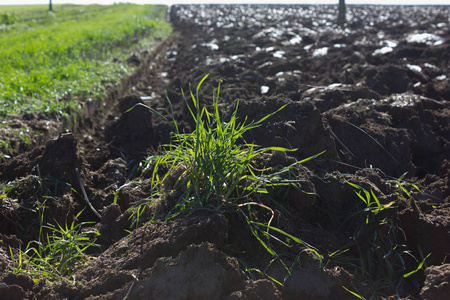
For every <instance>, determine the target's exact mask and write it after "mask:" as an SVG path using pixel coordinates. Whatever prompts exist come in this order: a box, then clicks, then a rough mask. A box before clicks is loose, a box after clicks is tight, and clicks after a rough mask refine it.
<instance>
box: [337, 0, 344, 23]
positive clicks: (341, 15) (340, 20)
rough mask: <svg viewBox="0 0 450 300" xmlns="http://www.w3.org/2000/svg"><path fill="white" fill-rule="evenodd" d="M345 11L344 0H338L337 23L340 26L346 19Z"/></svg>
mask: <svg viewBox="0 0 450 300" xmlns="http://www.w3.org/2000/svg"><path fill="white" fill-rule="evenodd" d="M345 13H346V9H345V0H339V13H338V24H339V25H340V26H343V25H344V23H345V21H346V17H345Z"/></svg>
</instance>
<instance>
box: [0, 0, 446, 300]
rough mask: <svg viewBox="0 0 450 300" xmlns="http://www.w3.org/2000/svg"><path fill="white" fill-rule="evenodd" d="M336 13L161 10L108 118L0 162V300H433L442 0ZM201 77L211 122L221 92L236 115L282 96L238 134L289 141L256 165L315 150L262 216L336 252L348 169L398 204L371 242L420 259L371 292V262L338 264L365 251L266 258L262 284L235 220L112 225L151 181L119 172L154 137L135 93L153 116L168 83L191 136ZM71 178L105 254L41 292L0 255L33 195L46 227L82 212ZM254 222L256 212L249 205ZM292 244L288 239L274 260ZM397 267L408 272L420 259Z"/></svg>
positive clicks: (439, 248) (32, 215)
mask: <svg viewBox="0 0 450 300" xmlns="http://www.w3.org/2000/svg"><path fill="white" fill-rule="evenodd" d="M348 10H349V18H348V23H347V26H346V28H345V29H341V28H338V27H337V26H336V25H335V21H336V16H337V13H336V7H335V6H247V5H245V6H243V5H233V6H173V7H171V8H170V10H169V12H168V15H169V16H170V21H171V22H172V25H173V28H174V35H173V37H172V38H171V39H170V40H169V41H167V42H165V43H164V44H162V45H161V46H160V47H159V48H158V51H156V52H155V53H153V54H152V55H150V56H149V58H148V59H147V60H145V61H136V62H135V63H139V64H140V67H139V69H138V72H137V73H136V74H135V75H134V76H133V77H132V78H130V79H129V80H128V81H127V82H124V88H123V89H122V90H123V91H125V90H132V93H133V94H134V96H131V95H128V94H127V93H125V92H121V91H118V92H117V94H116V97H115V99H116V101H115V102H114V107H111V109H110V110H107V111H106V112H107V113H108V115H107V116H105V110H103V111H98V112H96V113H95V114H93V115H91V121H92V122H88V123H87V125H89V126H87V125H86V123H85V125H84V126H78V128H83V129H82V130H80V132H76V133H74V134H73V135H72V134H65V135H61V136H60V137H59V138H57V139H55V140H51V141H49V142H47V143H46V144H45V145H42V146H39V147H36V148H35V149H33V150H32V151H29V152H26V153H24V154H21V155H18V156H16V157H13V158H11V159H9V160H7V161H5V162H2V163H1V164H0V181H1V182H2V183H7V182H12V185H13V186H14V188H13V189H12V190H11V191H9V192H8V194H7V197H6V198H1V203H2V205H1V208H0V209H1V219H0V228H1V229H0V271H1V272H2V273H3V275H2V277H1V282H0V298H1V299H25V298H28V299H63V298H67V299H124V297H128V298H127V299H354V296H352V295H351V294H350V293H348V292H346V291H345V290H344V289H343V288H342V286H345V287H347V288H348V289H350V290H354V291H357V292H358V293H359V294H361V295H364V296H366V297H370V296H373V295H374V294H375V297H381V296H384V297H387V296H389V295H391V294H395V293H396V289H397V292H398V294H399V295H400V296H403V297H410V298H414V299H421V298H424V299H447V298H446V296H448V295H449V294H450V265H449V264H448V261H447V255H448V254H449V252H450V204H449V201H450V195H449V194H450V182H449V181H450V179H449V178H450V177H449V176H450V104H449V100H450V79H449V78H450V69H449V55H448V53H450V29H449V17H448V16H449V15H450V8H449V7H448V6H447V7H431V6H430V7H427V6H423V7H401V6H396V7H390V6H385V7H379V6H370V7H369V6H350V7H349V8H348ZM207 73H209V74H210V76H209V79H208V81H207V82H205V84H204V88H203V89H202V91H201V95H202V101H203V102H204V104H205V105H210V102H209V101H210V99H211V95H212V92H213V91H214V90H215V89H216V88H217V85H218V83H219V81H220V80H222V89H221V102H220V107H221V110H222V112H223V114H224V116H225V118H226V116H227V115H229V114H230V113H231V112H232V111H233V109H234V106H235V104H236V102H235V101H236V99H240V101H241V102H240V107H239V117H240V118H241V120H243V119H244V117H247V118H248V120H255V119H259V118H260V117H262V116H264V115H266V114H268V113H271V112H273V111H275V110H276V109H278V108H279V107H280V106H282V105H284V104H287V107H286V108H285V109H284V110H282V111H281V112H280V113H278V114H277V115H275V116H274V117H272V118H270V119H268V120H267V122H265V123H264V124H263V126H261V127H259V128H257V129H255V130H253V131H252V133H251V135H249V136H248V137H246V138H247V141H249V142H250V141H253V142H255V143H256V144H259V145H261V146H283V147H288V148H297V149H298V150H297V151H295V152H293V153H290V156H282V155H281V156H280V155H279V154H274V155H272V156H270V157H266V158H265V159H266V161H267V162H268V163H271V164H274V165H287V164H289V163H291V162H292V161H295V160H300V159H303V158H305V157H307V156H311V155H314V154H317V153H319V152H322V151H324V150H326V153H325V154H324V155H322V156H320V157H319V158H318V159H316V160H315V161H314V162H312V163H309V164H308V165H306V166H305V167H302V168H298V170H297V173H298V176H299V177H301V178H302V179H303V180H305V182H306V184H304V189H306V190H307V191H310V192H314V193H315V194H314V195H305V194H303V193H301V192H290V193H289V194H287V197H284V198H283V199H281V198H280V199H278V200H279V201H280V202H282V205H283V206H284V207H285V208H286V209H288V210H289V212H290V214H286V213H285V212H283V211H279V212H277V219H276V221H275V223H274V224H273V225H275V226H277V227H279V228H281V229H283V230H284V231H286V232H288V233H290V234H292V235H294V236H298V237H299V238H302V239H303V240H305V241H306V242H308V243H309V244H311V245H314V246H315V247H317V249H318V250H319V252H320V253H321V254H322V255H324V257H325V258H327V255H328V254H330V253H332V252H333V251H335V250H337V249H339V248H341V247H344V248H345V246H346V245H347V244H348V243H349V238H350V237H352V236H354V234H355V230H357V228H355V226H356V225H355V222H354V221H349V220H353V219H352V218H353V214H354V212H355V211H356V207H357V206H358V203H360V199H359V198H358V197H357V196H356V195H355V193H354V191H353V188H352V187H351V186H350V185H348V184H347V183H346V182H345V180H347V181H350V182H354V183H357V184H359V185H361V186H363V187H364V188H366V189H368V190H373V191H374V192H375V193H376V194H377V195H378V198H379V199H380V202H381V203H382V204H387V203H391V202H394V203H395V205H394V206H395V209H391V210H389V213H388V214H387V215H386V216H383V218H384V220H391V221H392V222H393V223H392V224H391V225H392V226H391V227H389V228H396V229H398V232H394V233H393V232H383V231H382V229H380V232H378V234H379V235H380V236H382V237H383V238H385V239H386V240H384V241H381V244H378V246H379V247H383V246H386V245H388V246H389V242H390V241H395V242H396V243H398V244H399V245H403V246H402V247H404V248H402V249H403V250H402V251H408V253H410V254H412V256H414V257H416V258H417V260H419V261H420V260H421V259H422V258H424V256H426V255H427V254H428V253H431V255H430V257H429V258H428V259H427V261H426V268H425V267H424V269H425V271H424V272H423V271H420V272H418V273H417V274H415V275H414V276H411V277H409V278H408V280H403V281H402V282H401V283H400V285H398V286H395V287H393V286H391V285H389V284H388V285H386V286H380V280H382V279H383V278H378V277H377V274H387V273H386V272H385V273H383V270H380V271H379V273H377V272H374V273H372V274H371V275H370V276H363V275H362V274H361V272H360V271H358V269H357V268H354V267H352V265H353V261H351V259H355V260H356V261H362V260H364V258H363V257H361V256H362V255H361V251H358V249H357V247H356V246H355V244H351V246H350V247H349V251H348V253H349V254H348V256H346V258H347V259H349V260H348V261H345V260H341V261H339V259H337V260H333V259H331V260H328V259H326V260H325V262H324V264H325V265H322V266H321V265H320V264H319V263H318V261H317V260H315V259H314V258H313V257H310V256H308V255H306V256H301V257H302V261H301V263H300V264H299V265H298V266H297V267H296V268H293V270H292V274H291V276H288V277H285V275H286V274H285V273H283V272H282V269H280V268H279V266H274V267H272V268H269V269H267V272H268V274H270V275H271V276H273V277H274V278H276V279H277V280H280V281H283V279H285V282H284V287H279V286H277V285H276V284H274V283H273V282H272V281H270V280H268V279H267V278H259V277H258V278H257V279H258V280H251V279H249V278H246V276H245V274H244V273H243V272H242V270H243V269H244V264H243V263H245V264H247V266H249V267H257V268H260V269H261V270H264V268H265V267H267V265H268V263H269V261H270V257H268V256H267V254H266V253H265V251H264V249H263V248H262V246H261V245H260V244H259V243H257V242H256V241H255V240H254V239H253V238H252V235H251V233H249V232H248V230H246V229H245V228H246V224H245V222H243V220H242V218H239V217H238V216H236V214H226V213H219V212H215V211H199V212H198V213H196V214H194V215H191V216H188V217H183V218H179V219H175V220H172V221H170V222H167V223H156V224H152V225H144V226H143V227H141V228H139V229H136V230H134V231H132V232H131V233H130V234H129V235H126V232H125V230H126V229H129V226H130V222H131V221H130V220H129V216H130V212H127V209H128V208H130V206H131V203H133V202H135V201H139V200H142V199H145V198H146V197H148V195H149V193H150V188H151V187H150V184H149V182H148V178H147V175H146V174H144V175H139V174H140V173H138V174H136V173H135V172H134V171H135V170H136V168H137V167H138V163H139V161H140V160H142V159H144V158H145V156H146V155H148V154H150V153H155V151H158V150H157V149H158V147H159V146H160V145H161V144H162V143H167V142H168V141H169V133H170V127H168V126H167V125H166V124H165V123H164V122H162V121H161V120H160V119H158V117H156V116H154V115H152V114H151V113H150V112H149V111H148V110H146V109H144V108H143V107H137V109H135V110H133V111H131V112H128V113H125V111H126V110H127V109H128V108H130V107H132V106H133V105H135V104H137V103H145V104H147V105H149V106H151V107H152V108H154V109H156V110H158V111H160V112H161V113H162V114H166V115H168V106H167V102H166V100H165V96H164V91H167V94H168V96H169V98H170V99H171V100H172V102H173V103H174V108H175V115H176V118H177V121H178V123H179V124H180V127H181V128H182V130H190V128H191V127H192V125H193V124H192V120H190V118H189V114H188V113H187V111H186V108H185V105H184V101H183V100H182V97H181V88H183V89H184V90H185V91H187V90H189V86H188V84H189V83H193V84H194V85H196V84H197V83H198V82H199V80H200V79H201V78H202V77H203V76H204V75H205V74H207ZM27 118H29V116H27ZM91 123H92V126H90V125H91ZM80 125H82V124H80ZM405 172H408V175H407V178H410V179H411V180H414V182H415V183H416V184H417V185H418V187H420V189H421V190H422V193H419V192H416V191H414V189H412V190H413V191H412V193H411V195H410V196H407V195H405V194H403V197H402V196H401V195H400V194H401V193H399V190H398V186H396V183H395V179H396V178H399V177H400V176H401V175H402V174H404V173H405ZM137 175H138V176H137ZM130 178H131V179H130ZM119 187H121V188H120V190H119V191H118V192H116V191H117V189H118V188H119ZM405 187H407V188H411V186H408V185H405ZM72 188H73V190H75V191H76V192H74V191H73V190H72ZM83 188H84V189H85V190H86V192H87V195H88V197H89V199H90V201H91V202H92V204H93V206H94V208H95V210H97V211H99V212H100V213H101V220H100V219H99V218H98V216H96V214H95V213H94V212H92V211H91V210H90V209H89V208H87V209H85V212H84V213H83V215H82V218H83V220H90V221H95V222H97V223H96V226H95V227H96V228H97V229H98V230H99V231H100V232H101V233H102V238H101V240H100V243H101V244H102V247H103V248H102V249H103V252H102V253H101V254H100V255H99V256H98V258H97V259H94V260H92V261H91V262H89V263H88V264H87V265H86V266H85V267H84V268H82V269H81V270H79V271H78V272H77V273H76V274H75V280H76V283H75V284H72V283H66V282H63V283H62V284H56V285H51V286H49V285H47V284H46V283H48V282H46V281H45V280H41V281H40V282H39V283H34V282H33V281H32V280H31V279H30V278H29V277H28V276H27V275H14V274H12V273H10V272H8V270H9V269H10V268H11V266H12V264H13V262H12V261H11V259H10V255H9V247H11V248H12V249H14V251H16V250H17V249H18V247H19V245H20V243H21V242H22V243H25V244H26V243H27V241H29V240H32V239H36V237H37V234H38V229H37V227H38V226H37V225H38V224H39V222H38V214H37V211H36V207H37V206H36V200H38V201H39V202H41V203H42V202H43V201H44V200H45V199H47V200H46V205H47V206H48V208H47V210H46V215H45V221H46V222H49V223H54V222H55V220H56V221H57V222H59V223H60V224H61V223H64V222H65V221H66V216H68V217H67V218H68V220H67V221H69V222H71V219H72V218H73V216H74V215H75V214H76V213H77V212H79V211H80V210H81V209H83V208H85V206H86V205H85V202H84V199H83V197H82V196H81V195H82V189H83ZM274 195H276V193H275V192H274ZM114 200H117V201H116V203H113V202H114ZM261 201H264V200H261ZM255 217H259V218H261V221H264V220H265V219H264V214H263V213H262V212H261V213H260V215H258V214H257V215H256V216H255ZM383 218H382V219H383ZM380 228H381V227H380ZM377 230H378V229H377ZM372 237H373V236H372ZM359 238H360V239H361V240H360V243H366V244H370V242H371V240H366V241H365V240H364V238H367V237H364V236H361V237H359ZM359 250H361V249H359ZM369 250H370V249H369ZM375 250H376V249H372V250H371V251H374V252H376V251H375ZM300 251H301V248H299V247H297V246H293V247H292V249H290V250H289V251H287V252H288V253H287V254H292V255H294V256H295V254H298V253H299V252H300ZM403 253H404V252H403ZM287 256H288V255H287ZM370 259H373V263H374V264H378V263H380V264H381V263H382V262H385V261H386V257H381V258H380V257H376V256H373V258H370ZM370 259H369V261H370ZM389 259H390V258H389ZM391 262H397V263H398V259H397V260H395V259H394V260H393V261H391ZM404 265H405V267H406V270H405V272H407V271H411V270H413V269H414V268H415V267H417V262H416V261H414V260H413V259H410V261H408V260H406V261H405V262H404ZM396 266H398V265H395V266H394V267H396ZM384 271H386V270H384ZM384 279H387V280H389V278H384ZM392 297H393V298H395V296H392Z"/></svg>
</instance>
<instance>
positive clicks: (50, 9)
mask: <svg viewBox="0 0 450 300" xmlns="http://www.w3.org/2000/svg"><path fill="white" fill-rule="evenodd" d="M48 10H49V11H53V7H52V0H50V6H49V9H48Z"/></svg>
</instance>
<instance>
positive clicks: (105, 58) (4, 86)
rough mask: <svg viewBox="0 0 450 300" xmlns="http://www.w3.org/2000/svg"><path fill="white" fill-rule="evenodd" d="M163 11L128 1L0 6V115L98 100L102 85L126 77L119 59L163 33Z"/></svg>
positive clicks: (53, 111) (50, 111)
mask: <svg viewBox="0 0 450 300" xmlns="http://www.w3.org/2000/svg"><path fill="white" fill-rule="evenodd" d="M165 12H166V7H165V6H150V5H143V6H138V5H132V4H117V5H110V6H100V5H89V6H75V5H62V6H56V7H55V10H54V12H48V11H47V6H32V7H31V8H30V9H29V10H25V9H24V8H21V7H16V6H13V7H10V8H9V7H8V8H3V9H1V10H0V22H1V24H0V107H1V108H2V109H1V110H0V116H2V117H3V116H7V115H10V114H20V113H23V112H25V111H32V112H39V113H44V114H46V115H65V114H68V113H70V112H71V111H73V109H75V108H76V106H77V105H78V103H79V101H89V100H91V99H95V98H99V97H102V96H103V95H104V92H105V88H106V84H107V83H113V82H117V81H118V80H119V79H120V78H121V77H122V76H124V75H126V74H130V73H131V72H132V70H133V68H132V67H129V66H127V65H126V64H125V63H123V62H121V61H123V60H124V59H125V58H126V56H125V53H127V54H129V51H130V48H132V47H138V46H140V45H139V41H140V43H141V46H142V42H144V43H145V42H146V43H148V42H149V40H151V39H154V38H156V37H162V38H164V37H167V36H168V34H169V33H170V31H171V30H170V26H169V25H168V24H167V23H166V22H165V21H164V19H165ZM114 58H116V59H115V60H114ZM117 59H118V60H117ZM114 61H116V62H114Z"/></svg>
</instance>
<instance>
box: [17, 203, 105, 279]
mask: <svg viewBox="0 0 450 300" xmlns="http://www.w3.org/2000/svg"><path fill="white" fill-rule="evenodd" d="M44 210H45V205H44V206H43V208H42V209H41V210H40V211H39V223H40V227H39V239H38V240H37V241H31V242H29V243H28V244H27V246H26V249H25V251H21V250H19V254H18V258H16V257H15V256H14V254H13V251H12V250H11V249H10V253H11V259H12V261H13V263H14V264H15V266H14V267H13V268H12V269H11V270H12V271H13V272H14V273H16V274H17V273H27V274H29V275H30V276H31V277H32V278H33V280H35V281H39V280H40V279H41V278H44V277H45V278H48V279H51V280H56V281H61V280H68V277H69V276H71V275H72V274H73V273H75V271H76V270H77V268H79V267H80V266H82V265H84V264H85V263H86V262H87V260H88V258H89V257H88V256H87V255H86V254H85V252H86V250H87V249H88V248H90V247H98V245H96V244H95V243H94V242H92V238H91V236H93V235H94V236H98V235H100V234H99V233H98V232H96V231H82V227H83V226H85V225H89V224H92V223H93V222H81V223H78V224H76V222H75V220H76V219H77V218H78V217H79V216H80V214H81V213H82V212H79V213H78V214H77V215H76V216H75V220H74V221H72V223H71V224H70V226H69V225H67V223H66V225H65V226H61V225H59V224H58V223H57V226H56V227H53V226H49V225H44ZM44 229H46V230H48V231H50V232H51V234H48V233H47V234H44Z"/></svg>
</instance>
